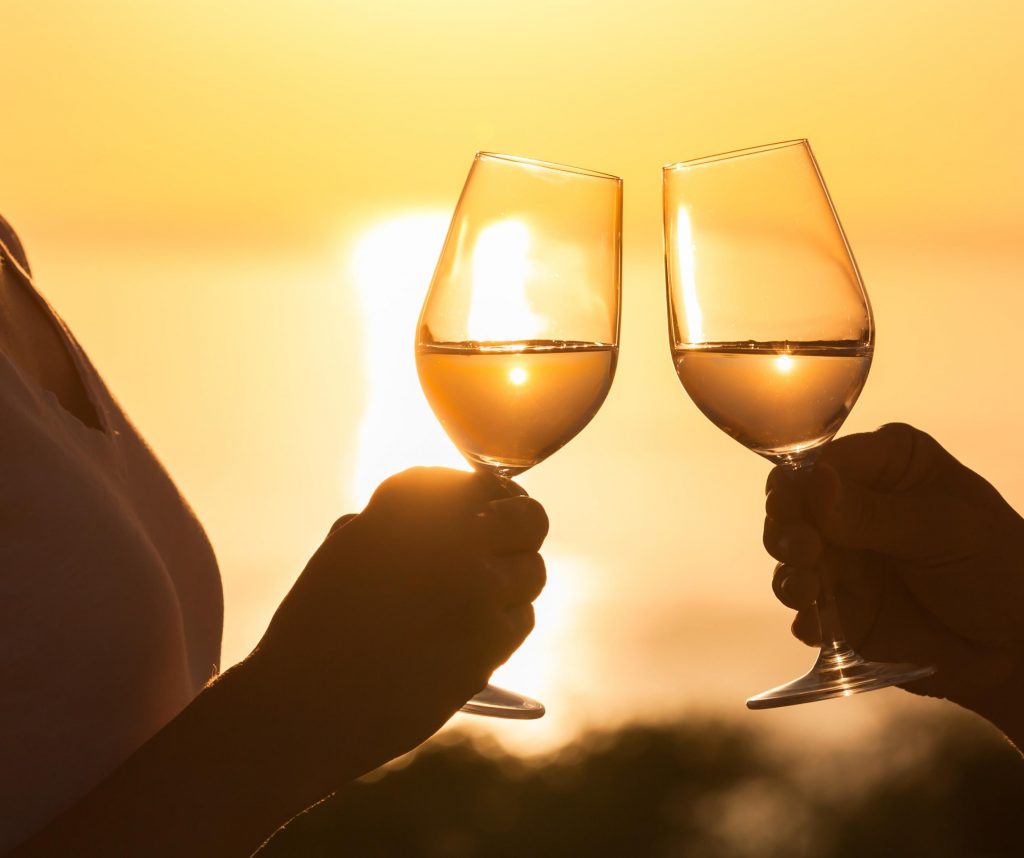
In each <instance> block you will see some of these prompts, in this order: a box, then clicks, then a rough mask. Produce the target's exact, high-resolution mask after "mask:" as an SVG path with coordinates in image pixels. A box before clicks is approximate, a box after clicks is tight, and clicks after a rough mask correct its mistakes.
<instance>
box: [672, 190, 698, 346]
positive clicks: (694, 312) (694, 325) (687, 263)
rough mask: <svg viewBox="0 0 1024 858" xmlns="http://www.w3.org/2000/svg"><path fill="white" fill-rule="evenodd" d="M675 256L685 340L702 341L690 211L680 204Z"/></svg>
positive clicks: (677, 216) (691, 341)
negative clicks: (677, 261)
mask: <svg viewBox="0 0 1024 858" xmlns="http://www.w3.org/2000/svg"><path fill="white" fill-rule="evenodd" d="M676 248H677V254H676V258H677V259H678V260H679V280H680V282H681V284H682V289H683V309H684V310H685V312H686V341H687V342H690V343H702V342H704V314H703V313H701V310H700V302H699V301H698V300H697V276H696V271H697V264H696V261H695V260H694V253H693V251H694V246H693V226H692V225H691V224H690V213H689V212H688V211H687V210H686V207H685V206H680V207H679V211H678V213H677V215H676Z"/></svg>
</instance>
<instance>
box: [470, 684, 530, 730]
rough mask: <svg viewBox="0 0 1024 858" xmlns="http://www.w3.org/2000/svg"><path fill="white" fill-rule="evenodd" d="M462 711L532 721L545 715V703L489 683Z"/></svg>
mask: <svg viewBox="0 0 1024 858" xmlns="http://www.w3.org/2000/svg"><path fill="white" fill-rule="evenodd" d="M459 711H460V712H469V713H470V714H472V715H486V716H488V717H489V718H509V719H513V720H516V721H532V720H534V719H536V718H540V717H542V716H543V715H544V704H543V703H541V702H540V701H537V700H533V699H531V698H529V697H524V696H523V695H522V694H516V692H514V691H506V690H505V689H504V688H498V687H497V686H496V685H488V686H487V687H486V688H484V690H483V691H480V692H479V693H477V694H476V695H474V696H473V697H471V698H470V699H469V700H467V701H466V705H465V706H463V707H462V708H461V709H460V710H459Z"/></svg>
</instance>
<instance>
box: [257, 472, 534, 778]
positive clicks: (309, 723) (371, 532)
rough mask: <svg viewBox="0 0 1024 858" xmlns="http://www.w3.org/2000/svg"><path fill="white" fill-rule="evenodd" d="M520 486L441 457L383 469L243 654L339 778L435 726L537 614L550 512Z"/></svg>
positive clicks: (329, 773)
mask: <svg viewBox="0 0 1024 858" xmlns="http://www.w3.org/2000/svg"><path fill="white" fill-rule="evenodd" d="M515 491H521V490H520V489H518V487H516V486H514V484H511V483H508V482H502V481H499V480H498V479H496V478H494V477H490V476H486V475H482V474H468V473H463V472H460V471H451V470H444V469H428V468H414V469H412V470H409V471H405V472H404V473H401V474H398V475H397V476H394V477H392V478H390V479H388V480H387V481H385V482H384V483H383V484H382V485H381V486H380V487H379V488H378V489H377V491H376V493H375V494H374V496H373V498H372V499H371V500H370V503H369V504H368V505H367V507H366V509H365V510H364V511H363V512H362V513H361V514H359V515H358V516H346V517H345V518H343V519H339V521H338V522H337V523H336V524H335V526H334V528H332V530H331V533H330V535H329V536H328V538H327V540H326V541H325V542H324V544H323V545H322V546H321V547H320V549H319V550H318V551H317V552H316V554H315V555H314V556H313V558H312V559H311V560H310V561H309V564H308V565H307V567H306V569H305V571H304V572H303V573H302V575H301V577H300V578H299V579H298V581H297V582H296V584H295V586H294V587H293V589H292V590H291V592H290V593H289V594H288V596H287V598H286V599H285V600H284V602H283V603H282V604H281V606H280V608H279V609H278V611H277V613H276V614H275V615H274V618H273V620H272V621H271V624H270V627H269V628H268V630H267V633H266V635H265V636H264V638H263V640H262V641H261V642H260V645H259V647H258V648H257V650H256V652H255V653H254V654H253V655H252V656H251V657H250V659H249V667H250V669H253V668H254V669H256V670H258V671H260V672H261V673H260V677H261V685H262V686H263V687H265V688H266V689H267V692H268V702H265V703H263V704H262V705H270V706H273V707H275V713H276V714H278V715H279V717H280V718H284V719H288V722H289V723H290V724H291V725H292V729H294V730H295V731H296V732H301V733H302V734H304V735H305V736H306V737H307V741H306V743H305V744H306V746H307V750H308V753H309V754H310V755H311V756H313V757H316V758H318V759H320V760H322V765H321V768H322V770H323V773H324V776H325V777H327V778H333V779H334V783H333V784H330V787H331V788H333V787H334V786H337V784H340V783H341V782H343V781H344V780H346V779H348V778H350V777H353V776H355V775H358V774H361V773H363V772H365V771H369V770H371V769H373V768H376V767H377V766H378V765H380V764H382V763H384V762H385V761H387V760H389V759H391V758H393V757H395V756H398V755H399V754H402V753H404V752H405V751H408V750H410V749H411V748H413V747H415V746H416V745H418V744H419V743H420V742H422V741H423V740H424V739H426V738H427V737H429V736H430V735H431V734H432V733H434V732H435V731H436V730H437V729H438V728H439V727H440V726H441V725H442V724H444V722H445V721H447V720H448V719H449V718H450V717H451V715H452V714H453V713H454V712H455V711H456V710H457V709H458V708H459V707H460V706H461V705H462V704H463V703H465V702H466V700H468V699H469V698H470V697H471V696H472V695H473V694H474V693H475V692H477V691H479V690H480V689H481V688H482V687H483V686H484V685H485V684H486V683H487V680H488V678H489V676H490V674H491V672H492V671H493V670H494V669H495V668H496V667H498V666H499V665H500V664H502V663H503V662H504V661H505V660H506V659H507V658H508V657H509V656H510V655H511V653H512V652H513V651H514V650H515V649H516V648H517V647H518V646H519V644H520V643H522V641H523V640H524V639H525V638H526V636H527V635H528V634H529V632H530V631H531V629H532V628H533V607H532V605H531V602H532V601H533V600H534V599H535V598H536V597H537V595H538V594H539V593H540V591H541V589H542V588H543V586H544V581H545V571H544V562H543V560H542V559H541V557H540V555H539V554H537V551H538V549H539V548H540V546H541V543H542V542H543V540H544V537H545V535H546V534H547V528H548V523H547V516H546V515H545V513H544V510H543V508H542V507H541V506H540V504H538V503H537V502H536V501H534V500H531V499H530V498H528V497H525V496H519V495H515V494H513V492H515ZM354 750H355V751H356V752H357V753H355V755H354V756H353V751H354ZM322 794H323V793H322Z"/></svg>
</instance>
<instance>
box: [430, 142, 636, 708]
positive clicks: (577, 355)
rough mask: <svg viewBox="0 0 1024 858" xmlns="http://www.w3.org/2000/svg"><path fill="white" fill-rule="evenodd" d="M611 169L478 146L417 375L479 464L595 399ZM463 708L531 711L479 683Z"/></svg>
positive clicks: (580, 413) (607, 314)
mask: <svg viewBox="0 0 1024 858" xmlns="http://www.w3.org/2000/svg"><path fill="white" fill-rule="evenodd" d="M621 245H622V180H621V179H619V178H618V177H616V176H609V175H606V174H604V173H595V172H593V171H591V170H583V169H579V168H577V167H568V166H564V165H560V164H549V163H545V162H541V161H533V160H530V159H527V158H518V157H513V156H510V155H497V154H492V153H488V152H480V153H478V154H477V155H476V157H475V158H474V160H473V165H472V167H471V168H470V171H469V176H468V177H467V179H466V184H465V186H464V187H463V190H462V196H461V197H460V198H459V203H458V206H457V207H456V209H455V214H454V215H453V217H452V222H451V225H450V227H449V229H448V236H447V238H446V239H445V244H444V248H443V249H442V251H441V256H440V259H439V260H438V263H437V268H436V269H435V271H434V277H433V280H432V281H431V284H430V289H429V291H428V292H427V297H426V300H425V301H424V303H423V310H422V312H421V314H420V319H419V324H418V327H417V335H416V366H417V369H418V371H419V377H420V384H421V386H422V387H423V392H424V393H425V394H426V397H427V401H428V402H429V403H430V406H431V408H433V410H434V414H435V415H436V416H437V419H438V420H439V421H440V423H441V425H442V426H443V427H444V430H445V431H446V432H447V433H448V437H450V438H451V439H452V441H453V442H454V443H455V446H456V447H458V448H459V450H460V451H461V452H462V454H463V456H465V458H466V460H467V461H468V462H469V463H470V464H471V465H472V466H473V467H474V468H476V469H477V470H481V471H487V472H490V473H493V474H495V475H497V476H499V477H502V478H512V477H515V476H517V475H519V474H521V473H523V472H524V471H526V470H527V469H528V468H531V467H533V466H534V465H536V464H537V463H538V462H541V461H543V460H544V459H546V458H547V457H548V456H550V455H551V454H552V453H554V452H555V451H556V450H558V449H559V448H561V447H562V446H564V445H565V444H566V443H568V442H569V441H570V440H571V439H572V438H573V437H575V435H576V434H577V433H578V432H579V431H580V430H581V429H583V427H584V426H586V425H587V423H589V422H590V420H591V418H592V417H593V416H594V415H595V414H596V413H597V410H598V409H599V408H600V407H601V404H602V403H603V402H604V399H605V397H606V396H607V395H608V390H609V388H610V387H611V383H612V378H613V377H614V375H615V364H616V360H617V358H618V343H619V314H620V291H621V289H620V281H621ZM463 711H465V712H472V713H474V714H477V715H490V716H493V717H498V718H539V717H540V716H541V715H543V714H544V707H543V705H542V704H540V703H539V702H537V701H536V700H531V699H530V698H528V697H524V696H522V695H520V694H516V693H514V692H511V691H506V690H505V689H501V688H496V687H494V686H492V685H488V686H487V688H486V689H484V690H483V691H482V692H480V693H479V694H478V695H476V696H475V697H474V698H473V699H472V700H470V701H469V702H468V703H467V704H466V705H465V706H464V707H463Z"/></svg>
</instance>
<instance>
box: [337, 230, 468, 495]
mask: <svg viewBox="0 0 1024 858" xmlns="http://www.w3.org/2000/svg"><path fill="white" fill-rule="evenodd" d="M448 219H449V215H448V214H446V213H444V212H433V211H432V212H420V213H415V214H406V215H401V216H399V217H395V218H392V219H390V220H387V221H384V222H383V223H379V224H377V225H376V226H374V227H371V228H370V229H368V230H367V231H366V232H365V233H363V234H362V236H361V237H360V238H359V239H358V241H357V242H356V245H355V248H354V250H353V252H352V255H351V260H350V266H351V271H352V272H353V275H354V278H355V285H356V288H357V290H358V293H359V299H360V304H361V309H362V316H363V318H362V325H361V328H362V330H363V332H364V340H363V360H364V366H363V375H364V378H365V379H366V389H367V402H366V407H365V410H364V412H363V419H362V422H361V424H360V427H359V446H358V453H357V456H356V464H355V473H354V475H353V479H352V485H351V491H352V494H353V496H354V500H355V501H356V503H357V504H358V506H359V507H362V506H363V505H364V504H365V503H366V501H368V500H369V498H370V496H371V495H372V494H373V490H374V489H375V488H376V486H377V484H378V483H380V482H381V480H383V479H384V478H386V477H388V476H390V475H391V474H394V473H396V472H398V471H401V470H403V469H405V468H409V467H412V466H413V465H444V466H446V467H452V468H461V469H463V470H466V469H467V467H468V466H467V465H466V462H465V460H464V459H463V458H462V456H461V455H459V453H458V451H457V450H456V449H455V447H454V445H453V444H452V443H451V441H449V440H448V437H447V436H446V435H445V434H444V430H442V429H441V427H440V425H439V424H438V422H437V419H436V418H435V417H434V414H433V412H432V411H431V410H430V406H429V405H428V404H427V400H426V398H425V397H424V395H423V392H422V391H421V389H420V383H419V377H418V376H417V374H416V358H415V355H414V345H413V343H414V335H415V330H416V319H417V318H418V316H419V312H420V306H421V304H422V303H423V298H424V296H425V295H426V293H427V287H428V285H429V284H430V277H431V274H432V273H433V270H434V266H435V264H436V263H437V257H438V254H439V253H440V252H441V245H442V243H443V242H444V236H445V231H446V230H447V228H448Z"/></svg>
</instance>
